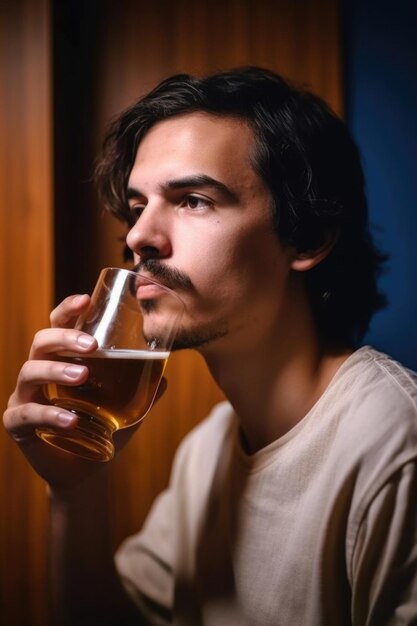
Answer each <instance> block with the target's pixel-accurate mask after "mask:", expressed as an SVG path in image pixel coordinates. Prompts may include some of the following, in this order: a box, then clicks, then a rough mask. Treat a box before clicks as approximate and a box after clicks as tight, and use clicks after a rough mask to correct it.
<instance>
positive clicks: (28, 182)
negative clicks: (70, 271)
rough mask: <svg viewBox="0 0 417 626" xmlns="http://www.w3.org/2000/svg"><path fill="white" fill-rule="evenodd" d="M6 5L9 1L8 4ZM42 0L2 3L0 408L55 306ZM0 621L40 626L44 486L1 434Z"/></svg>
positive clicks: (47, 77) (46, 38)
mask: <svg viewBox="0 0 417 626" xmlns="http://www.w3.org/2000/svg"><path fill="white" fill-rule="evenodd" d="M6 5H7V6H6ZM48 12H49V8H48V2H47V0H39V1H38V2H36V3H34V2H31V0H15V1H14V2H13V3H11V2H10V3H5V2H2V3H0V85H1V89H2V93H1V109H0V142H1V147H0V199H1V200H0V299H1V307H0V328H1V329H2V331H1V334H0V404H1V406H2V407H3V408H4V407H5V404H6V402H7V398H8V396H9V395H10V392H11V391H12V389H13V387H14V384H15V380H16V375H17V372H18V371H19V369H20V366H21V364H22V363H23V361H24V360H25V359H26V356H27V353H28V350H29V346H30V344H31V341H32V337H33V334H34V332H35V330H37V329H38V328H41V327H43V326H45V325H46V324H47V323H48V312H49V310H50V306H51V277H52V263H51V146H50V140H51V129H50V121H51V115H50V114H51V109H50V71H49V65H50V54H49V50H50V46H49V20H48ZM0 503H1V504H0V506H1V515H0V623H1V624H7V625H8V626H14V625H16V626H23V624H28V625H32V624H33V625H38V624H39V626H40V625H44V624H46V623H47V614H46V612H47V609H46V602H45V598H46V593H47V591H46V552H47V510H46V498H45V488H44V484H43V483H42V481H41V480H40V479H38V478H37V477H36V476H35V474H34V473H33V472H32V470H31V469H30V468H29V466H28V465H27V463H26V462H25V460H24V459H23V457H22V455H21V454H20V452H19V451H18V449H17V447H16V446H15V444H14V443H12V441H11V440H9V438H8V437H7V435H6V434H5V432H4V431H3V429H1V432H0Z"/></svg>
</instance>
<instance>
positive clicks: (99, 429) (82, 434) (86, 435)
mask: <svg viewBox="0 0 417 626" xmlns="http://www.w3.org/2000/svg"><path fill="white" fill-rule="evenodd" d="M72 413H75V415H77V417H78V423H77V425H76V426H74V427H73V428H68V429H67V430H58V429H54V428H37V429H36V434H37V435H38V437H40V439H42V441H45V442H46V443H49V444H50V445H51V446H54V447H55V448H59V449H60V450H64V451H65V452H70V453H71V454H76V455H77V456H80V457H82V458H84V459H88V460H90V461H103V462H105V461H110V460H111V459H112V458H113V456H114V445H113V440H112V433H113V432H114V430H115V429H114V428H112V424H111V423H109V422H107V421H104V420H102V419H100V418H97V417H92V416H91V415H88V414H87V413H82V412H80V411H72Z"/></svg>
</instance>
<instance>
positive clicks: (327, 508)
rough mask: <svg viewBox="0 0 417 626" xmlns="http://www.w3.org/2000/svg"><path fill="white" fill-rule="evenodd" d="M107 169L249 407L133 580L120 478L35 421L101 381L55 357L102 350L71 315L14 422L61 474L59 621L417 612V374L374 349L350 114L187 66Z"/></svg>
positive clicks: (74, 302)
mask: <svg viewBox="0 0 417 626" xmlns="http://www.w3.org/2000/svg"><path fill="white" fill-rule="evenodd" d="M97 180H98V184H99V189H100V192H101V196H102V198H103V200H104V202H105V204H106V205H107V206H108V208H109V209H110V210H111V211H112V212H113V213H114V214H115V215H116V216H117V217H119V218H120V219H123V220H125V221H126V222H127V223H128V224H129V227H130V230H129V233H128V235H127V245H128V247H129V248H130V250H131V251H132V252H133V254H134V258H135V261H136V263H137V267H138V269H139V270H140V271H141V272H144V273H148V274H149V275H150V276H154V277H157V278H159V279H160V280H162V281H163V282H165V283H166V284H167V285H168V286H170V287H172V288H174V289H175V290H176V291H177V292H178V294H179V295H180V296H181V298H182V299H183V301H184V303H185V307H186V313H185V319H184V321H183V325H182V329H181V332H180V336H179V339H178V344H177V346H176V347H177V349H180V348H182V347H193V348H195V349H196V350H199V351H200V352H201V354H202V355H203V356H204V358H205V359H206V362H207V364H208V367H209V368H210V371H211V373H212V375H213V377H214V378H215V380H216V381H217V383H218V384H219V385H220V387H221V388H222V389H223V391H224V392H225V394H226V397H227V398H228V400H229V402H228V403H223V404H221V405H220V406H218V407H215V408H214V410H213V413H212V414H211V415H210V416H209V417H208V419H207V420H205V421H204V422H203V423H202V424H200V425H199V426H198V427H197V428H196V429H195V430H194V431H193V432H192V433H190V434H189V435H188V437H187V438H186V439H185V441H184V442H183V443H182V445H181V446H180V449H179V451H178V454H177V456H176V459H175V462H174V467H173V472H172V478H171V482H170V486H169V488H168V489H167V490H166V492H164V493H163V494H162V495H161V496H160V497H159V498H158V499H157V501H156V502H155V504H154V506H153V508H152V510H151V512H150V514H149V517H148V520H147V522H146V524H145V526H144V528H143V530H142V531H141V532H140V533H139V534H138V535H137V536H135V537H133V538H131V539H128V540H127V541H126V542H125V543H124V544H123V545H122V547H121V548H120V549H119V551H118V553H117V556H116V564H117V570H118V574H116V570H115V568H114V566H113V560H112V555H111V550H110V547H109V545H108V542H107V540H106V510H105V502H104V496H103V494H104V491H105V489H104V486H103V485H104V479H103V476H102V475H101V473H99V472H94V470H96V469H97V468H96V465H95V464H92V463H89V462H83V461H80V460H77V459H76V458H72V457H71V456H70V455H62V454H60V453H59V452H58V451H56V450H53V449H52V448H49V447H47V446H45V444H44V443H43V442H42V441H40V440H39V439H38V438H37V437H36V435H35V433H34V431H35V428H36V426H38V425H40V424H41V425H47V424H50V425H53V426H54V427H60V428H71V426H72V425H73V420H74V416H72V415H71V414H68V413H66V412H65V411H60V410H59V409H56V408H55V407H52V406H48V405H46V403H45V399H44V397H43V394H42V391H41V386H42V385H43V384H44V383H45V382H47V381H51V380H54V381H59V382H61V383H65V384H71V385H77V384H80V383H82V382H83V381H85V380H86V378H87V377H88V371H87V370H86V368H83V367H79V368H74V366H72V367H69V366H66V365H65V364H62V363H58V362H54V361H53V360H52V361H51V358H52V357H53V354H54V353H56V352H58V351H62V350H71V351H78V352H80V353H82V352H86V351H87V352H88V351H93V350H94V349H95V347H96V345H95V342H94V340H93V341H91V338H89V337H88V336H86V335H84V334H82V333H80V332H78V331H74V330H73V329H72V327H73V324H74V320H75V319H76V317H77V316H78V314H79V313H80V312H81V311H82V310H84V309H85V307H86V306H87V304H88V296H85V295H83V296H74V297H72V298H68V299H67V300H65V301H64V302H63V303H61V304H60V305H59V306H58V307H57V308H56V309H55V311H54V312H53V313H52V315H51V326H52V328H50V329H45V330H43V331H40V332H39V333H38V334H37V336H36V337H35V340H34V343H33V346H32V350H31V354H30V358H29V361H28V362H27V363H26V364H25V365H24V366H23V368H22V372H21V374H20V377H19V380H18V383H17V387H16V390H15V392H14V394H13V395H12V397H11V399H10V403H9V408H8V410H7V411H6V413H5V416H4V422H5V426H6V428H7V429H8V430H9V432H10V433H11V435H12V436H13V437H15V439H16V441H17V443H18V444H19V445H20V446H21V448H22V450H23V452H24V453H25V454H26V456H27V457H28V459H29V461H30V462H31V463H32V465H33V466H34V468H35V469H36V471H38V472H39V473H40V474H41V475H42V476H43V477H44V478H45V480H47V482H48V483H49V485H50V487H49V488H50V493H51V512H52V534H53V541H52V544H53V582H54V586H55V601H56V605H57V609H58V611H60V612H59V615H60V618H59V619H60V622H59V623H60V624H65V623H69V624H83V623H89V624H92V623H93V624H94V623H97V624H107V623H108V624H124V623H126V624H130V623H132V624H135V623H145V624H147V623H149V624H168V623H175V624H192V625H194V624H195V625H198V624H205V625H206V624H207V625H215V626H219V625H225V626H228V625H239V626H240V625H243V624H247V625H260V626H264V625H265V626H266V625H271V626H272V625H274V626H277V625H279V626H287V625H291V626H294V625H309V626H310V625H311V626H319V625H320V626H323V625H334V626H336V625H337V626H341V625H342V624H355V625H365V624H367V625H375V626H377V625H378V626H381V625H385V624H398V625H399V624H412V623H417V602H416V598H417V574H416V564H417V530H416V529H417V515H416V513H417V511H416V508H417V503H416V497H415V495H416V486H417V472H416V457H417V419H416V417H417V408H416V398H417V384H416V383H417V380H416V376H415V375H414V374H413V373H411V372H409V371H407V370H406V369H405V368H403V367H402V366H401V365H399V364H398V363H396V362H394V361H392V360H391V359H390V358H389V357H387V356H385V355H383V354H381V353H378V352H377V351H375V350H374V349H372V348H370V347H362V348H360V349H357V346H358V342H359V341H360V339H361V337H362V336H363V333H364V332H365V330H366V328H367V326H368V323H369V320H370V318H371V316H372V314H373V313H374V311H375V310H377V309H378V308H379V307H380V306H382V304H383V298H382V297H381V296H380V295H379V294H378V290H377V287H376V277H377V274H378V271H379V267H380V264H381V262H382V257H381V255H379V254H378V252H377V251H376V249H375V248H374V246H373V243H372V240H371V237H370V234H369V230H368V220H367V205H366V199H365V195H364V189H363V187H364V181H363V176H362V170H361V167H360V163H359V158H358V155H357V151H356V148H355V146H354V144H353V142H352V140H351V138H350V137H349V134H348V132H347V130H346V127H345V126H344V124H343V123H342V122H341V121H340V120H338V119H337V118H336V117H335V116H334V115H333V114H332V113H331V112H330V111H329V110H328V108H327V107H326V106H325V105H324V103H323V102H321V101H320V100H319V99H318V98H316V97H314V96H313V95H311V94H309V93H304V92H300V91H297V90H296V89H294V88H293V87H291V86H290V85H288V84H287V83H286V82H285V81H284V80H282V79H281V78H280V77H279V76H277V75H275V74H273V73H271V72H268V71H264V70H260V69H256V68H245V69H242V70H238V71H234V72H227V73H223V74H218V75H214V76H211V77H208V78H206V79H201V80H200V79H196V78H193V77H190V76H185V75H180V76H175V77H173V78H170V79H168V80H166V81H164V82H163V83H161V85H159V86H158V87H157V88H156V89H155V90H154V91H153V92H151V93H150V94H148V95H147V96H146V97H145V98H143V99H141V100H140V101H139V102H138V103H137V104H136V105H134V106H133V107H132V108H130V109H129V110H128V111H126V112H125V113H124V114H122V115H121V116H120V118H119V119H118V120H117V121H116V122H115V124H114V125H113V127H112V129H111V132H110V133H109V135H108V137H107V140H106V142H105V146H104V151H103V155H102V157H101V160H100V162H99V165H98V167H97ZM118 434H119V438H118V445H119V447H121V446H122V445H124V444H125V443H126V439H127V438H128V437H129V436H130V434H131V433H130V432H129V431H124V432H122V433H118ZM119 576H120V580H121V581H122V584H123V588H122V585H121V584H120V582H119ZM128 597H129V598H130V600H128ZM134 607H135V608H134Z"/></svg>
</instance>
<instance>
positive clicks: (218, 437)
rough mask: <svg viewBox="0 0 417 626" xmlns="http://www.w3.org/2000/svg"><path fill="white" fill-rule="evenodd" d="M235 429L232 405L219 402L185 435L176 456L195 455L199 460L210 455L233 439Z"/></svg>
mask: <svg viewBox="0 0 417 626" xmlns="http://www.w3.org/2000/svg"><path fill="white" fill-rule="evenodd" d="M235 429H236V418H235V414H234V411H233V408H232V406H231V405H230V403H229V402H227V401H224V402H220V403H219V404H216V405H215V406H214V407H213V408H212V410H211V411H210V413H209V414H208V416H207V417H206V418H205V419H203V420H202V421H201V422H200V423H199V424H197V426H195V427H194V428H193V429H192V430H191V431H190V432H189V433H188V434H187V435H186V436H185V438H184V439H183V440H182V442H181V444H180V447H179V449H178V454H177V456H180V457H184V456H189V455H197V456H199V457H200V460H202V459H203V457H205V456H208V455H209V456H212V455H213V454H214V453H215V452H216V451H217V450H219V449H220V448H222V447H223V445H224V444H225V442H226V441H228V440H232V439H234V432H235Z"/></svg>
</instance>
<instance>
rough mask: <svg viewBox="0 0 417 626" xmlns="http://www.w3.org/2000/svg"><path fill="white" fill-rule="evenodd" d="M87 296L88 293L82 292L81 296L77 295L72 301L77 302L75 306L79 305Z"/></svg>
mask: <svg viewBox="0 0 417 626" xmlns="http://www.w3.org/2000/svg"><path fill="white" fill-rule="evenodd" d="M85 296H86V294H80V295H79V296H75V298H74V300H73V301H72V303H73V304H75V306H78V305H79V304H81V302H82V301H83V300H84V298H85Z"/></svg>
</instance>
